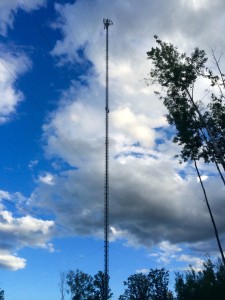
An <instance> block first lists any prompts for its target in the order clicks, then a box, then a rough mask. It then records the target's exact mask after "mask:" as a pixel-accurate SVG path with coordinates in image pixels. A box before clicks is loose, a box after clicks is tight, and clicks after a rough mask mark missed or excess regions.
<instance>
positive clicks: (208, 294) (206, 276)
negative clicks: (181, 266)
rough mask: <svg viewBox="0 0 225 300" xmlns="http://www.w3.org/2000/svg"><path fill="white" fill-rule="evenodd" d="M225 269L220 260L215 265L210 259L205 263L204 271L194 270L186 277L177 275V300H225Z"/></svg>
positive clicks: (191, 269)
mask: <svg viewBox="0 0 225 300" xmlns="http://www.w3.org/2000/svg"><path fill="white" fill-rule="evenodd" d="M224 283H225V267H224V265H223V264H222V263H221V261H219V260H218V263H217V264H216V265H214V264H213V263H212V261H211V260H210V259H208V260H207V261H205V262H204V264H203V270H202V271H199V272H196V271H195V270H194V269H193V268H190V270H189V271H186V272H185V275H181V274H179V273H177V274H176V279H175V290H176V293H177V300H189V299H191V300H212V299H213V300H224V299H225V284H224Z"/></svg>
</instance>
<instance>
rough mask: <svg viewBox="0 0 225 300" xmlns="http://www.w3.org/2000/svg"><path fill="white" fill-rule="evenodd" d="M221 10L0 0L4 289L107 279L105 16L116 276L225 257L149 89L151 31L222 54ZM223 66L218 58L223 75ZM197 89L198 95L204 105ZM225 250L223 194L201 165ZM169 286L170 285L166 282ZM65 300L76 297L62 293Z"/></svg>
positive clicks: (55, 293)
mask: <svg viewBox="0 0 225 300" xmlns="http://www.w3.org/2000/svg"><path fill="white" fill-rule="evenodd" d="M224 6H225V4H224V1H223V0H215V1H213V3H212V2H211V1H209V0H202V1H197V0H185V1H184V0H180V1H179V0H170V1H166V0H142V1H135V0H126V1H121V0H114V1H106V0H76V1H74V0H68V1H67V0H59V1H53V0H1V2H0V83H1V84H0V137H1V147H0V158H1V159H0V170H1V171H0V200H1V201H0V287H1V288H2V289H4V290H5V295H6V299H7V300H14V299H15V298H16V299H17V300H22V299H23V300H28V299H29V300H30V299H32V300H40V299H42V300H51V299H52V300H53V299H54V300H55V299H61V298H60V291H59V286H58V284H59V282H60V272H66V271H68V270H76V269H81V270H82V271H84V272H87V273H89V274H91V275H94V274H96V273H97V272H98V271H99V270H103V264H104V259H103V254H104V250H103V249H104V248H103V246H104V244H103V228H104V227H103V211H104V155H105V154H104V149H105V148H104V142H105V136H104V134H105V124H104V122H105V57H106V54H105V36H106V30H105V29H104V25H103V19H104V18H109V19H110V20H112V22H113V25H112V26H110V27H109V107H110V113H109V120H110V124H109V211H110V217H109V218H110V250H109V273H110V277H111V282H110V284H111V289H112V291H113V293H114V299H118V296H119V295H120V294H122V293H123V290H124V287H123V281H124V280H126V279H127V277H128V276H129V275H131V274H134V273H136V272H147V271H148V270H149V269H150V268H163V267H164V268H166V269H168V270H170V273H171V278H173V273H174V272H177V271H182V270H185V269H186V268H188V266H189V265H190V264H191V265H192V266H193V267H195V268H197V269H198V268H199V267H200V266H201V263H202V260H203V259H204V257H205V255H206V254H209V255H210V256H211V257H217V256H218V255H219V253H218V249H217V245H216V241H215V238H214V232H213V228H212V225H211V221H210V218H209V214H208V211H207V208H206V205H205V202H204V198H203V194H202V191H201V188H200V185H199V182H198V180H197V176H196V173H195V170H194V168H193V165H192V164H191V163H185V164H181V165H180V164H179V162H178V160H177V159H176V158H174V155H175V154H178V153H179V151H180V148H179V147H178V146H177V145H175V144H174V143H173V142H172V138H173V134H174V128H171V127H170V126H169V125H168V124H167V121H166V118H165V114H166V109H165V108H164V106H163V103H162V102H161V101H160V100H158V99H157V97H156V96H155V94H154V90H156V89H157V88H158V87H157V86H152V85H146V81H145V78H146V77H148V74H149V71H150V69H151V62H150V61H149V60H147V54H146V52H147V51H149V50H150V49H151V47H155V46H156V44H155V40H154V37H153V36H154V35H155V34H156V35H158V36H159V37H160V39H162V40H163V41H166V42H170V43H173V44H174V45H176V46H177V47H178V49H179V50H180V51H185V52H187V53H191V51H192V50H193V49H194V48H195V47H199V48H200V49H204V50H205V51H206V52H207V54H208V57H209V60H208V64H209V65H210V66H211V67H212V68H214V67H215V66H214V65H213V61H212V50H213V51H214V52H215V53H216V55H220V54H221V53H222V51H223V50H224V46H225V45H224V36H225V18H224V8H225V7H224ZM223 60H224V57H223V56H222V57H221V67H223V64H224V63H223ZM206 88H207V86H206V83H205V82H199V83H198V88H197V89H196V92H195V95H194V96H195V99H196V100H200V99H203V102H205V103H207V100H208V99H207V96H206V97H205V95H206V93H205V89H206ZM199 168H200V171H201V174H202V178H203V179H204V184H205V187H206V190H207V193H208V197H209V201H210V204H211V206H212V210H213V213H214V216H215V220H216V223H217V225H218V229H219V233H220V237H221V240H222V244H223V246H224V247H225V218H224V213H225V203H224V201H225V197H224V186H223V185H222V183H221V181H220V179H219V178H218V176H217V172H216V169H215V167H214V166H213V165H204V164H203V163H202V162H200V165H199ZM171 288H172V285H171ZM67 299H69V296H67Z"/></svg>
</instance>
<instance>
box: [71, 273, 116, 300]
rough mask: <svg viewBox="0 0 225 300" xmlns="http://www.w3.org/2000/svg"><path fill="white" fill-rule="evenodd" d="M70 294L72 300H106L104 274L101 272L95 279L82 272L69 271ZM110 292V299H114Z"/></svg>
mask: <svg viewBox="0 0 225 300" xmlns="http://www.w3.org/2000/svg"><path fill="white" fill-rule="evenodd" d="M66 279H67V285H68V287H69V290H68V291H67V292H68V293H70V294H71V299H72V300H103V299H104V283H105V280H104V279H105V276H104V273H103V272H101V271H99V272H98V273H97V274H96V275H95V276H94V277H92V276H91V275H88V274H86V273H84V272H82V271H80V270H76V271H75V272H74V271H69V272H68V273H67V275H66ZM112 295H113V294H112V293H111V290H110V289H109V291H108V299H111V297H112Z"/></svg>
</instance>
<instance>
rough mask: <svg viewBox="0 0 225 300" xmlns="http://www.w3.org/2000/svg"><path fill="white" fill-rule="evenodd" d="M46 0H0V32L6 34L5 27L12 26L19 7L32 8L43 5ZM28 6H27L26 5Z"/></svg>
mask: <svg viewBox="0 0 225 300" xmlns="http://www.w3.org/2000/svg"><path fill="white" fill-rule="evenodd" d="M45 2H46V0H29V1H22V0H1V2H0V34H1V35H7V28H8V27H11V28H12V27H13V22H14V17H15V13H16V12H17V11H18V10H19V9H24V10H28V9H29V10H34V9H38V8H39V7H40V6H42V5H44V4H45ZM27 6H28V7H27Z"/></svg>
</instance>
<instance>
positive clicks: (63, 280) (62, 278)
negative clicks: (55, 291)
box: [0, 272, 66, 300]
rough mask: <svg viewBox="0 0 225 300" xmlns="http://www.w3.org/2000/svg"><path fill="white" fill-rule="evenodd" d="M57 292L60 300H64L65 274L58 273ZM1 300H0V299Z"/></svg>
mask: <svg viewBox="0 0 225 300" xmlns="http://www.w3.org/2000/svg"><path fill="white" fill-rule="evenodd" d="M59 290H60V294H61V300H64V299H65V293H66V273H65V272H60V281H59ZM0 300H1V298H0Z"/></svg>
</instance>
